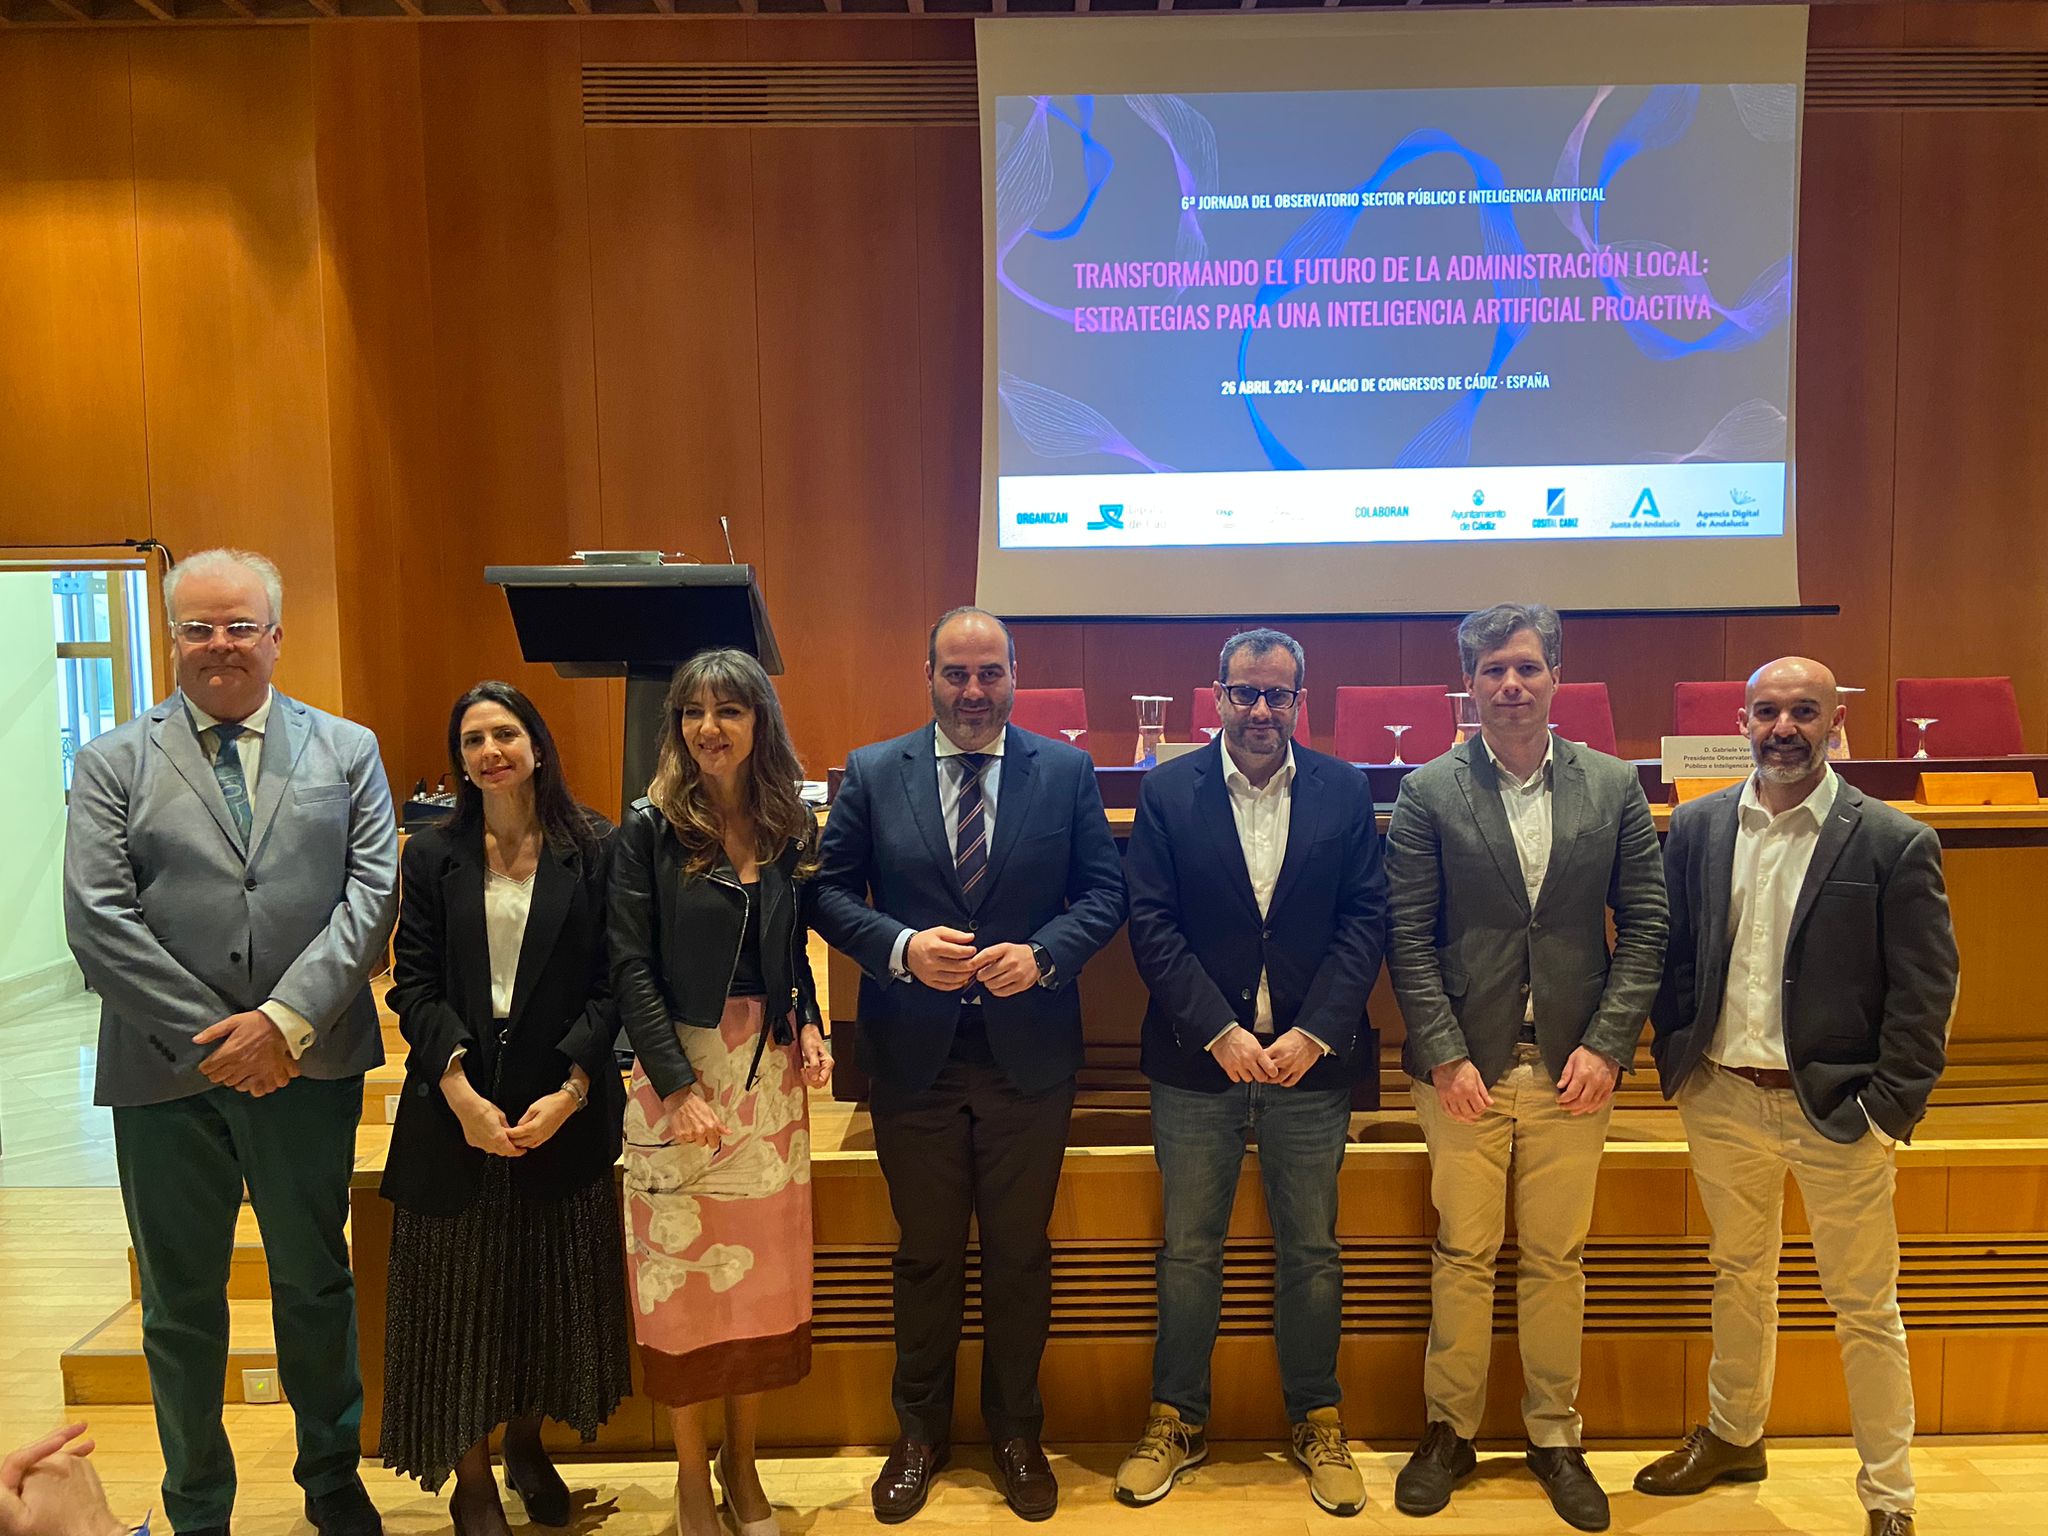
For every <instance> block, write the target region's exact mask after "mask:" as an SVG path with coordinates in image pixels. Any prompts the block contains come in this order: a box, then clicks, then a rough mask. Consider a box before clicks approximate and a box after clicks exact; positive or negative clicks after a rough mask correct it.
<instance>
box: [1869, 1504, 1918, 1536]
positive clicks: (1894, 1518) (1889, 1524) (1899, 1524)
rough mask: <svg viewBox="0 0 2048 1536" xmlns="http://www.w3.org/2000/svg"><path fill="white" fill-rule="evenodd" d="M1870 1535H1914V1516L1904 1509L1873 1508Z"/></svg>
mask: <svg viewBox="0 0 2048 1536" xmlns="http://www.w3.org/2000/svg"><path fill="white" fill-rule="evenodd" d="M1870 1536H1913V1517H1912V1516H1911V1515H1909V1514H1907V1513H1906V1512H1905V1511H1904V1510H1902V1509H1873V1510H1872V1511H1871V1512H1870Z"/></svg>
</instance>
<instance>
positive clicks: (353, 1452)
mask: <svg viewBox="0 0 2048 1536" xmlns="http://www.w3.org/2000/svg"><path fill="white" fill-rule="evenodd" d="M283 600H284V599H283V591H282V588H281V584H280V583H279V580H278V575H277V569H276V567H275V566H273V565H272V564H271V563H270V562H269V561H268V560H266V559H264V558H263V557H262V556H261V555H252V554H246V553H243V552H241V551H237V550H220V549H214V550H207V551H205V552H204V553H201V554H197V555H194V556H193V557H192V558H191V559H189V560H186V561H185V562H184V563H182V564H181V565H179V566H177V567H176V568H175V569H173V570H172V571H171V573H170V574H169V575H168V576H167V577H165V579H164V601H165V605H166V606H167V607H168V609H169V610H170V619H171V633H172V645H173V648H174V650H175V653H176V660H177V671H178V690H177V691H176V692H175V693H173V694H172V695H171V696H170V697H169V698H168V699H166V700H165V701H164V702H163V703H161V704H159V705H157V706H156V707H155V708H153V709H151V710H150V711H149V712H148V713H146V714H144V715H141V716H138V717H137V718H136V719H134V720H131V721H129V722H128V723H127V724H126V725H123V726H119V727H117V728H116V729H114V730H112V731H109V732H108V733H107V734H106V735H104V736H102V737H100V738H99V739H98V740H96V741H93V742H90V743H88V744H87V745H86V746H85V747H83V748H82V749H80V751H79V754H78V759H77V762H76V765H75V767H74V776H73V782H72V790H71V811H70V826H69V829H68V832H67V835H66V841H65V849H64V917H65V924H66V927H67V929H68V932H69V937H70V941H71V952H72V953H73V954H74V955H76V956H77V957H78V963H79V966H80V968H81V969H82V970H83V971H84V972H85V979H86V981H87V983H88V984H89V985H90V986H91V987H92V988H93V990H94V991H96V992H98V993H99V995H100V1042H99V1076H98V1081H97V1085H96V1088H95V1092H94V1099H95V1101H96V1102H98V1103H101V1104H107V1105H111V1106H113V1110H114V1151H115V1161H116V1164H117V1165H118V1167H119V1169H120V1174H121V1196H122V1200H123V1203H124V1204H125V1205H126V1207H127V1212H128V1231H129V1235H130V1237H131V1238H132V1240H133V1241H134V1244H135V1254H136V1260H137V1265H138V1267H139V1269H140V1271H141V1277H142V1342H143V1353H144V1354H145V1356H146V1357H147V1358H148V1362H149V1384H150V1395H151V1397H152V1398H153V1400H154V1401H155V1404H156V1422H157V1436H158V1439H159V1441H160V1442H161V1444H162V1446H163V1454H164V1466H165V1472H164V1484H163V1508H164V1513H165V1515H166V1516H167V1517H168V1519H169V1521H170V1524H171V1526H172V1528H173V1529H174V1530H175V1531H176V1532H177V1533H178V1536H196V1533H202V1532H203V1533H215V1532H218V1533H222V1536H224V1533H225V1532H226V1531H227V1529H228V1521H229V1516H230V1515H231V1514H232V1512H233V1508H234V1499H235V1465H234V1453H233V1451H232V1449H231V1448H230V1446H229V1444H228V1439H227V1434H226V1432H225V1431H224V1429H223V1428H222V1425H221V1384H222V1382H223V1380H224V1379H225V1376H226V1371H227V1354H228V1304H227V1281H228V1268H229V1264H230V1261H231V1259H232V1257H233V1252H234V1240H235V1220H236V1217H237V1216H238V1215H239V1214H240V1211H241V1205H242V1189H243V1185H244V1184H245V1183H246V1184H247V1186H248V1190H249V1198H250V1200H251V1201H252V1202H253V1203H254V1205H255V1208H256V1219H257V1222H258V1224H259V1225H260V1227H261V1229H262V1232H263V1246H264V1256H265V1259H266V1260H267V1262H268V1264H269V1268H270V1292H271V1316H272V1319H273V1321H274V1324H275V1327H276V1335H277V1354H278V1368H279V1372H280V1374H281V1376H282V1377H283V1382H284V1389H285V1393H286V1395H287V1396H288V1397H289V1398H290V1399H291V1403H292V1411H293V1413H294V1415H295V1416H296V1419H297V1427H298V1460H297V1462H296V1464H295V1465H294V1467H293V1476H294V1477H295V1478H296V1479H297V1480H298V1482H299V1485H300V1487H302V1488H303V1489H304V1490H305V1493H306V1516H307V1518H308V1519H309V1520H311V1521H312V1522H313V1524H314V1525H315V1526H316V1527H318V1529H319V1530H320V1532H321V1536H375V1533H376V1532H378V1531H379V1530H380V1529H381V1523H380V1522H379V1520H378V1517H377V1511H376V1508H375V1506H373V1505H372V1504H371V1502H370V1499H369V1495H368V1494H367V1493H366V1492H365V1491H364V1489H363V1484H362V1479H361V1477H360V1476H359V1475H358V1473H357V1470H356V1468H357V1461H358V1459H359V1439H358V1436H359V1426H360V1424H361V1421H362V1413H363V1386H362V1380H361V1377H360V1375H359V1374H358V1372H357V1369H356V1333H355V1287H354V1284H353V1281H352V1279H351V1277H350V1274H349V1268H348V1248H347V1244H346V1242H345V1241H344V1239H343V1235H342V1232H343V1224H344V1223H345V1222H346V1221H347V1219H348V1184H349V1172H350V1169H351V1168H352V1167H353V1165H354V1162H355V1132H356V1122H357V1120H358V1119H359V1118H360V1116H361V1113H362V1099H363V1073H364V1071H365V1070H367V1069H368V1068H370V1067H373V1066H375V1065H377V1064H378V1063H379V1062H381V1061H382V1060H383V1059H384V1048H383V1042H382V1037H381V1035H380V1034H379V1032H378V1026H377V1009H376V1005H375V1003H374V1001H373V1000H372V999H371V996H370V991H369V987H368V981H369V976H370V971H371V969H372V967H373V966H374V965H375V963H376V962H377V960H378V959H379V958H380V957H381V956H382V955H383V953H384V945H385V941H386V939H387V938H388V937H389V935H390V931H391V922H392V917H393V914H394V912H395V910H396V898H395V890H396V885H397V873H398V870H397V866H398V839H397V835H396V830H395V828H394V826H393V822H392V814H391V791H390V789H389V788H388V787H387V786H386V784H385V782H384V770H383V766H382V764H381V763H380V762H379V760H378V756H377V740H376V738H375V737H374V736H372V735H371V734H370V732H368V731H367V730H365V729H363V728H362V727H361V726H359V725H355V724H352V723H350V722H349V721H346V720H341V719H337V718H336V717H335V716H333V715H327V714H322V713H321V712H320V711H319V710H316V709H312V708H310V707H308V706H307V705H305V704H302V703H300V702H299V701H298V700H296V699H292V698H287V697H286V696H285V695H283V694H281V693H278V692H276V691H275V690H273V689H272V687H271V686H270V677H271V673H272V671H273V670H274V669H275V668H276V666H277V656H278V648H279V646H280V645H281V643H282V641H283V638H284V632H283V629H282V628H281V626H280V623H279V619H280V617H281V613H282V608H283Z"/></svg>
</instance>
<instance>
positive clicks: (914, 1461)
mask: <svg viewBox="0 0 2048 1536" xmlns="http://www.w3.org/2000/svg"><path fill="white" fill-rule="evenodd" d="M948 1454H949V1450H948V1448H947V1447H946V1446H943V1445H927V1444H926V1443H925V1442H924V1441H922V1440H913V1439H911V1438H910V1437H909V1436H908V1435H905V1436H904V1437H903V1438H902V1439H900V1440H898V1441H897V1442H896V1443H895V1444H894V1445H892V1446H891V1447H889V1459H888V1460H887V1461H885V1462H883V1463H882V1470H881V1472H880V1473H879V1474H878V1475H877V1476H876V1478H875V1485H874V1487H873V1488H871V1489H870V1490H869V1493H870V1495H871V1496H872V1497H873V1499H874V1501H875V1518H876V1519H877V1520H879V1521H881V1522H882V1523H883V1524H884V1525H894V1524H895V1523H896V1522H897V1521H899V1520H908V1519H909V1518H910V1517H911V1516H912V1515H914V1514H916V1513H917V1512H918V1511H919V1510H920V1509H923V1508H924V1501H925V1497H926V1495H928V1494H929V1493H930V1492H931V1491H932V1479H933V1478H934V1477H935V1476H937V1475H938V1472H939V1469H940V1468H942V1467H943V1466H945V1464H946V1457H947V1455H948Z"/></svg>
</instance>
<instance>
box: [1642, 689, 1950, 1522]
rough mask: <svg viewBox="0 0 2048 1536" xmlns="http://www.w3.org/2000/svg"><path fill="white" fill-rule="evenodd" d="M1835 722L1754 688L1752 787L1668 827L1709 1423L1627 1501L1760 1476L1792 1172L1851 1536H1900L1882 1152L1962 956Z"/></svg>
mask: <svg viewBox="0 0 2048 1536" xmlns="http://www.w3.org/2000/svg"><path fill="white" fill-rule="evenodd" d="M1845 713H1846V711H1845V710H1844V709H1843V708H1842V704H1841V699H1840V695H1839V694H1838V693H1837V691H1836V688H1835V679H1834V674H1832V673H1831V672H1829V671H1828V669H1827V668H1826V667H1824V666H1822V665H1821V664H1820V663H1819V662H1816V661H1807V660H1805V659H1803V658H1799V657H1789V658H1787V659H1785V660H1782V661H1774V662H1772V663H1771V664H1770V665H1768V666H1766V667H1764V668H1762V669H1761V670H1760V671H1758V672H1757V674H1756V675H1755V676H1754V677H1752V678H1751V679H1750V680H1749V686H1748V690H1747V701H1746V703H1745V705H1744V708H1743V712H1742V716H1741V722H1740V723H1741V725H1742V728H1743V729H1744V731H1746V732H1747V733H1748V736H1749V742H1750V751H1751V753H1752V754H1753V756H1754V757H1755V759H1756V771H1755V772H1754V773H1753V774H1752V775H1751V776H1750V777H1749V778H1748V779H1747V780H1745V781H1744V782H1743V783H1742V784H1741V785H1740V786H1738V787H1735V788H1731V789H1724V790H1722V791H1721V792H1720V793H1719V794H1714V795H1708V796H1706V797H1705V798H1704V799H1700V800H1695V801H1693V802H1692V803H1691V804H1689V805H1683V806H1680V807H1679V808H1678V811H1677V812H1676V813H1675V814H1674V815H1673V816H1672V818H1671V831H1670V836H1669V837H1668V838H1667V840H1666V843H1665V848H1664V864H1665V871H1666V876H1667V879H1668V882H1669V885H1670V890H1671V956H1670V963H1669V965H1668V966H1667V967H1666V970H1665V978H1664V986H1663V990H1662V991H1661V992H1659V994H1658V996H1657V1004H1656V1008H1655V1012H1654V1022H1655V1024H1656V1038H1655V1041H1654V1043H1653V1045H1652V1049H1653V1050H1654V1051H1655V1052H1656V1056H1657V1073H1658V1076H1659V1078H1660V1080H1661V1081H1662V1084H1663V1088H1664V1094H1665V1097H1667V1098H1673V1099H1676V1100H1677V1101H1678V1112H1679V1115H1680V1117H1681V1118H1682V1119H1683V1120H1684V1122H1685V1137H1686V1141H1687V1143H1688V1144H1689V1146H1690V1148H1691V1153H1692V1171H1693V1182H1694V1183H1695V1184H1697V1185H1698V1186H1699V1191H1700V1201H1701V1203H1702V1204H1703V1205H1704V1206H1705V1207H1706V1210H1707V1217H1708V1219H1709V1220H1710V1221H1711V1222H1712V1223H1713V1239H1712V1245H1711V1248H1710V1256H1711V1258H1712V1260H1713V1265H1714V1319H1713V1321H1714V1359H1713V1364H1712V1365H1711V1366H1710V1367H1709V1368H1708V1371H1707V1405H1708V1417H1707V1422H1706V1423H1705V1424H1703V1425H1700V1426H1699V1427H1698V1428H1696V1429H1694V1430H1693V1432H1692V1433H1691V1434H1690V1435H1689V1436H1687V1438H1686V1440H1685V1443H1684V1444H1683V1445H1681V1446H1680V1447H1679V1448H1678V1449H1677V1450H1675V1451H1673V1452H1672V1453H1671V1454H1670V1455H1668V1456H1665V1457H1662V1458H1660V1459H1659V1460H1658V1461H1656V1462H1654V1463H1653V1464H1651V1465H1650V1466H1647V1467H1645V1468H1644V1469H1643V1470H1642V1471H1641V1472H1640V1473H1639V1474H1638V1475H1637V1477H1636V1487H1637V1489H1638V1490H1639V1491H1641V1492H1643V1493H1650V1494H1686V1493H1698V1492H1700V1491H1701V1490H1703V1489H1705V1488H1707V1487H1709V1486H1710V1485H1712V1484H1714V1483H1716V1482H1757V1481H1760V1480H1761V1479H1762V1478H1763V1477H1764V1476H1765V1475H1766V1473H1767V1471H1768V1468H1767V1466H1766V1463H1765V1459H1764V1440H1763V1434H1764V1419H1765V1417H1766V1415H1767V1414H1768V1413H1769V1411H1770V1406H1771V1382H1772V1373H1773V1367H1774V1365H1775V1363H1776V1359H1777V1348H1778V1250H1779V1248H1780V1246H1781V1244H1782V1242H1783V1232H1784V1229H1783V1220H1784V1206H1785V1174H1786V1172H1787V1170H1788V1169H1789V1170H1790V1172H1791V1174H1792V1176H1793V1177H1794V1178H1796V1179H1797V1180H1798V1181H1799V1191H1800V1194H1801V1195H1802V1196H1803V1197H1804V1200H1805V1203H1806V1214H1807V1224H1808V1227H1809V1229H1810V1230H1811V1232H1812V1234H1813V1256H1814V1261H1815V1263H1816V1265H1817V1266H1818V1268H1819V1270H1820V1284H1821V1290H1822V1291H1823V1293H1824V1294H1825V1295H1826V1296H1827V1299H1828V1304H1829V1306H1831V1307H1832V1308H1833V1309H1834V1312H1835V1335H1836V1338H1837V1339H1838V1340H1839V1342H1840V1345H1841V1352H1842V1372H1843V1375H1844V1376H1845V1377H1846V1378H1847V1382H1848V1388H1849V1420H1850V1426H1851V1428H1852V1429H1853V1430H1854V1431H1855V1436H1856V1450H1857V1453H1858V1455H1859V1456H1860V1457H1861V1458H1862V1462H1863V1468H1862V1471H1861V1473H1860V1474H1859V1476H1858V1477H1857V1480H1856V1490H1857V1493H1858V1494H1859V1496H1860V1497H1861V1499H1862V1502H1863V1507H1864V1509H1865V1511H1866V1518H1867V1522H1868V1528H1869V1531H1870V1533H1871V1536H1912V1532H1913V1473H1912V1468H1911V1466H1910V1465H1909V1463H1908V1452H1909V1451H1910V1449H1911V1447H1912V1443H1913V1368H1912V1361H1911V1359H1910V1357H1909V1356H1908V1355H1907V1352H1906V1329H1905V1325H1904V1323H1903V1322H1902V1321H1901V1320H1900V1317H1899V1294H1898V1286H1899V1232H1898V1223H1897V1221H1896V1219H1895V1217H1894V1215H1893V1211H1892V1186H1893V1180H1894V1177H1895V1173H1896V1167H1895V1157H1896V1154H1895V1152H1894V1146H1895V1144H1896V1143H1898V1142H1901V1141H1905V1140H1907V1139H1908V1138H1909V1137H1910V1136H1911V1135H1912V1132H1913V1127H1914V1125H1915V1124H1916V1123H1917V1122H1918V1121H1919V1119H1920V1117H1921V1116H1922V1115H1923V1114H1924V1113H1926V1110H1927V1097H1928V1095H1929V1094H1930V1093H1931V1092H1932V1091H1933V1089H1934V1084H1935V1080H1936V1079H1937V1078H1938V1077H1940V1076H1941V1069H1942V1066H1943V1064H1944V1062H1945V1060H1946V1056H1947V1043H1948V1025H1949V1017H1950V1015H1951V1014H1952V1013H1953V1012H1954V1009H1955V1000H1956V985H1957V964H1956V941H1955V932H1954V929H1953V927H1952V926H1951V924H1950V921H1949V910H1948V896H1947V893H1946V891H1945V890H1944V888H1943V884H1942V876H1941V841H1940V839H1939V838H1938V837H1937V836H1936V835H1935V832H1934V829H1933V828H1932V827H1929V826H1926V825H1924V824H1923V823H1921V822H1918V821H1915V820H1914V819H1913V818H1912V817H1910V816H1907V815H1905V814H1903V813H1902V812H1899V811H1895V810H1893V809H1892V808H1891V807H1890V806H1888V805H1885V804H1884V803H1882V802H1881V801H1877V800H1871V799H1868V798H1866V797H1865V796H1864V795H1862V794H1861V793H1859V792H1858V791H1857V790H1856V788H1855V787H1854V786H1853V785H1849V784H1845V783H1843V782H1842V780H1841V779H1840V778H1839V777H1837V776H1836V774H1835V772H1834V770H1833V769H1832V768H1830V767H1829V766H1828V759H1827V742H1828V736H1829V733H1830V732H1831V731H1833V730H1834V729H1835V728H1836V727H1838V726H1839V725H1840V724H1841V722H1842V719H1843V717H1844V715H1845Z"/></svg>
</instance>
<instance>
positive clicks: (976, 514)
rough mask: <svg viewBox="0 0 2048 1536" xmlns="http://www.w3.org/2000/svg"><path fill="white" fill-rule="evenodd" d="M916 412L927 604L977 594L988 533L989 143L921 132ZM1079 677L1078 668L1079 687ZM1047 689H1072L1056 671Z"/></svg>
mask: <svg viewBox="0 0 2048 1536" xmlns="http://www.w3.org/2000/svg"><path fill="white" fill-rule="evenodd" d="M914 153H915V157H916V161H915V163H916V177H917V275H916V294H917V360H918V418H919V421H920V423H921V426H922V430H923V437H924V444H925V452H924V487H923V490H924V528H923V537H924V550H923V557H924V583H925V586H924V606H925V610H926V612H927V614H928V615H932V616H936V615H938V614H941V613H944V612H945V611H946V610H947V609H948V608H953V607H957V606H958V605H959V604H961V603H968V602H972V601H973V600H974V567H975V564H976V561H977V559H978V557H979V545H980V534H981V367H982V356H981V141H980V135H979V134H978V133H976V132H975V130H973V129H971V128H919V129H917V130H916V137H915V141H914ZM1080 681H1081V678H1080V674H1079V672H1078V671H1077V672H1076V673H1075V674H1074V676H1073V684H1078V683H1079V682H1080ZM1039 685H1040V686H1046V687H1052V686H1072V684H1066V683H1062V682H1060V681H1059V680H1057V679H1056V678H1055V677H1054V676H1053V674H1051V673H1049V672H1048V673H1042V674H1040V676H1039Z"/></svg>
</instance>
